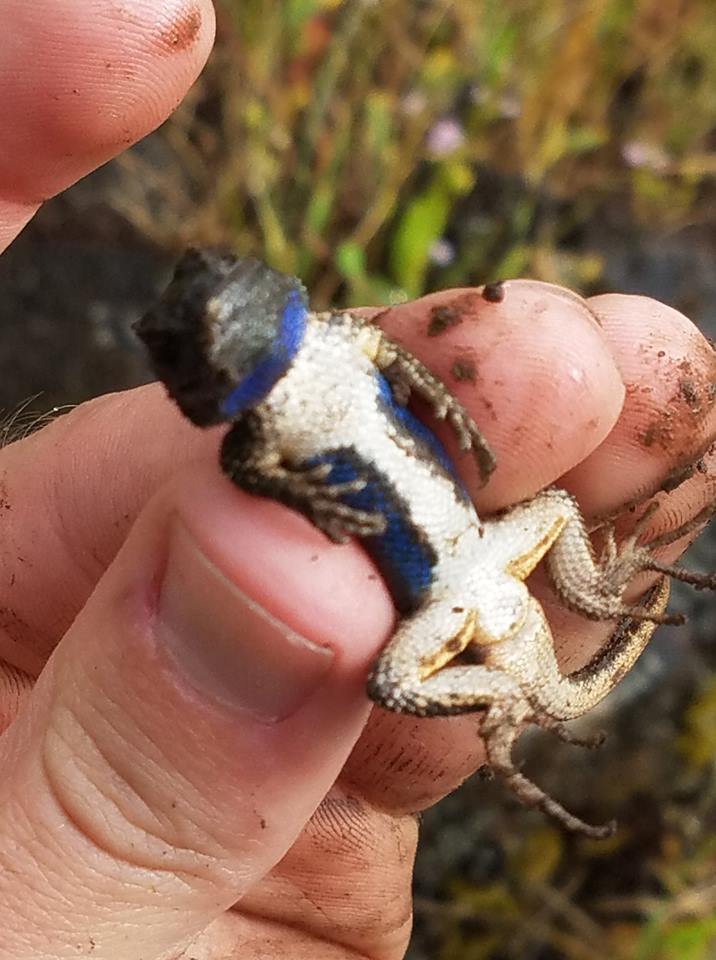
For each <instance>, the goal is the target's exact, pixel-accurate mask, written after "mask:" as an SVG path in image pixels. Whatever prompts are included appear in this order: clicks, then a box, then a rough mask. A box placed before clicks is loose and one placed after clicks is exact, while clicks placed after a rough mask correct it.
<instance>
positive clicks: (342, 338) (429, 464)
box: [137, 251, 713, 836]
mask: <svg viewBox="0 0 716 960" xmlns="http://www.w3.org/2000/svg"><path fill="white" fill-rule="evenodd" d="M137 330H138V333H139V335H140V337H141V338H142V339H143V340H144V342H145V343H146V345H147V347H148V349H149V352H150V354H151V358H152V362H153V365H154V368H155V370H156V373H157V374H158V376H159V377H161V379H162V380H163V381H164V383H165V385H166V387H167V389H168V391H169V393H170V395H171V396H172V397H173V398H174V400H175V401H176V402H177V404H178V405H179V407H180V408H181V410H182V411H183V412H184V414H185V415H186V416H187V417H188V418H189V419H190V420H192V421H193V422H194V423H195V424H197V425H199V426H209V425H213V424H219V423H230V424H232V426H231V428H230V429H229V431H228V432H227V434H226V436H225V438H224V441H223V445H222V450H221V465H222V468H223V470H224V471H225V472H226V474H227V475H228V476H229V477H230V478H231V479H232V480H233V481H234V482H235V483H236V484H237V485H238V486H240V487H242V488H243V489H245V490H247V491H250V492H253V493H257V494H260V495H262V496H267V497H272V498H274V499H276V500H279V501H281V502H282V503H284V504H287V505H288V506H289V507H292V508H293V509H296V510H299V511H300V512H301V513H303V514H304V515H305V516H306V517H307V518H308V519H309V520H310V521H311V522H312V523H314V524H315V525H316V526H317V527H319V528H320V529H321V530H322V531H323V532H324V533H325V534H326V535H327V536H328V537H330V538H331V539H332V540H335V541H337V542H341V541H343V540H345V539H346V538H348V537H350V536H357V537H359V538H360V539H361V541H362V543H363V546H364V547H365V549H366V550H367V552H368V553H369V554H370V556H371V557H372V559H373V560H374V562H375V564H376V566H377V567H378V569H379V570H380V572H381V574H382V576H383V577H384V579H385V582H386V584H387V586H388V589H389V590H390V593H391V596H392V598H393V601H394V603H395V606H396V608H397V610H398V612H399V614H400V617H401V618H400V620H399V623H398V626H397V629H396V632H395V634H394V636H393V637H392V638H391V640H390V641H389V642H388V644H387V645H386V647H385V648H384V650H383V651H382V653H381V654H380V656H379V658H378V660H377V662H376V664H375V665H374V667H373V670H372V672H371V675H370V677H369V679H368V693H369V695H370V697H371V698H372V699H373V700H374V701H375V702H376V703H378V704H380V705H381V706H383V707H386V708H388V709H389V710H394V711H398V712H402V713H412V714H417V715H419V716H430V715H446V714H456V713H463V712H467V711H473V710H480V711H482V713H483V717H482V724H481V732H482V736H483V738H484V741H485V745H486V750H487V756H488V760H489V763H490V766H491V767H492V769H493V770H494V771H495V772H496V773H498V774H500V775H502V776H503V777H504V778H505V780H506V781H507V783H508V784H509V785H510V787H511V788H512V789H513V790H514V792H515V793H516V794H517V796H518V797H519V798H520V799H521V800H523V801H524V802H526V803H528V804H531V805H535V806H538V807H540V808H541V809H543V810H544V811H546V812H547V813H549V814H551V815H553V816H554V817H556V818H557V819H558V820H559V821H560V822H561V823H562V824H564V825H565V826H566V827H569V828H572V829H576V830H581V831H583V832H586V833H588V834H590V835H592V836H604V835H606V834H607V833H608V832H609V830H610V829H611V828H610V827H609V826H606V827H592V826H589V825H587V824H585V823H583V822H582V821H581V820H579V819H578V818H577V817H575V816H573V815H572V814H570V813H568V812H567V811H566V810H565V809H564V808H563V807H562V806H560V804H559V803H557V802H556V801H555V800H553V799H552V798H551V797H549V796H547V795H546V794H545V793H544V792H543V791H541V790H540V789H539V788H538V787H537V786H536V785H535V784H533V783H532V782H531V781H529V780H528V779H527V778H526V777H524V776H523V775H522V774H521V773H520V772H519V771H518V770H517V769H516V767H515V765H514V764H513V761H512V756H511V753H512V747H513V744H514V742H515V740H516V739H517V737H518V736H519V735H520V733H521V732H522V731H523V730H524V729H525V727H526V726H528V725H530V724H535V725H537V726H540V727H544V728H546V729H549V730H551V731H553V732H554V733H556V734H557V735H558V736H560V737H562V738H563V739H565V740H568V741H570V742H578V741H576V740H575V738H574V737H573V736H572V735H571V734H570V733H569V731H568V730H567V729H566V728H565V727H564V726H563V721H566V720H570V719H573V718H575V717H578V716H581V715H582V714H584V713H585V712H586V711H588V710H589V709H591V708H592V707H593V706H595V705H596V704H597V703H598V702H599V701H600V700H601V699H602V698H603V697H604V696H606V694H607V693H609V691H610V690H611V689H612V688H613V687H614V685H615V684H616V683H617V682H618V681H619V680H620V679H621V678H622V677H623V676H624V674H625V673H626V672H627V671H628V670H629V668H630V667H631V666H632V664H633V663H634V661H635V660H636V658H637V657H638V656H639V654H640V653H641V651H642V650H643V648H644V646H645V645H646V643H647V641H648V639H649V637H650V635H651V633H652V631H653V629H654V626H655V624H656V623H660V622H667V621H671V622H673V621H674V620H676V619H677V618H674V617H669V616H668V615H666V614H665V612H664V611H665V608H666V603H667V600H668V582H667V579H666V578H665V577H663V578H662V579H660V581H659V582H658V583H657V584H656V586H655V587H653V588H652V589H651V590H650V591H649V592H648V593H647V594H646V595H645V597H644V598H642V603H641V604H640V605H638V606H632V605H630V604H628V603H627V602H626V601H625V600H624V599H623V593H624V590H625V588H626V586H627V585H628V584H629V583H630V581H631V580H632V578H633V577H634V576H635V574H636V573H638V572H640V571H645V570H656V571H658V572H660V573H668V574H672V575H676V576H681V575H682V573H681V571H680V570H679V569H678V568H677V569H674V568H665V567H663V566H662V565H660V564H658V563H657V562H656V561H655V559H654V556H653V550H654V549H655V548H656V547H658V546H663V545H664V544H666V543H670V542H672V541H675V540H677V539H678V538H679V537H681V536H683V535H684V534H685V533H686V532H688V531H689V530H692V529H695V528H696V526H697V525H698V524H699V523H700V522H703V520H704V519H706V518H707V511H704V514H703V515H702V516H699V517H697V518H696V519H695V520H692V521H690V522H689V523H687V524H684V525H682V526H681V527H680V528H679V529H677V530H674V531H672V532H671V533H669V534H668V535H666V536H662V537H660V538H658V540H652V541H651V542H650V543H649V544H648V545H646V546H642V545H639V544H638V538H639V534H640V533H641V531H642V528H643V521H642V522H640V523H639V524H638V525H637V528H636V529H635V531H634V532H633V533H632V535H631V536H629V537H627V538H626V539H625V540H624V541H622V543H621V544H619V545H618V546H617V544H616V541H615V538H614V534H613V531H611V529H610V528H607V530H606V546H605V548H604V550H603V552H602V554H601V555H600V556H599V557H595V554H594V552H593V550H592V547H591V543H590V540H589V536H588V533H587V529H586V527H585V524H584V522H583V520H582V517H581V514H580V512H579V509H578V507H577V504H576V503H575V501H574V500H573V498H572V497H571V496H570V495H569V494H567V493H566V492H564V491H562V490H557V489H552V488H550V489H547V490H544V491H543V492H541V493H539V494H538V495H537V496H535V497H534V498H532V499H531V500H528V501H525V502H523V503H520V504H517V505H516V506H514V507H512V508H511V509H509V510H506V511H504V512H502V513H501V514H499V515H498V516H495V517H492V518H490V519H487V520H480V519H479V518H478V516H477V513H476V511H475V508H474V506H473V504H472V501H471V500H470V497H469V495H468V493H467V491H466V489H465V488H464V486H463V484H462V483H461V481H460V479H459V477H458V475H457V473H456V472H455V469H454V467H453V465H452V463H451V462H450V461H449V459H448V457H447V455H446V454H445V452H444V450H443V447H442V446H441V444H440V443H439V442H438V440H437V439H436V437H435V436H434V435H433V433H432V432H431V431H430V430H428V428H427V427H426V426H425V425H423V424H422V423H421V422H420V421H419V420H418V419H417V418H416V417H415V416H414V415H413V414H412V412H411V411H410V410H409V409H408V407H407V403H408V401H409V399H410V396H411V394H417V395H419V396H420V397H421V398H422V399H423V400H426V401H427V402H428V403H429V405H430V406H431V407H432V409H433V412H434V413H435V415H436V416H437V417H438V418H439V419H444V420H447V421H448V422H449V424H450V425H451V427H452V429H453V430H454V432H455V433H456V435H457V437H458V440H459V443H460V447H461V448H462V450H464V451H466V452H467V451H471V453H472V454H473V456H474V457H475V459H476V460H477V463H478V466H479V468H480V472H481V475H482V477H483V479H487V477H488V476H489V474H490V472H491V470H492V467H493V466H494V459H493V457H492V454H491V452H490V450H489V448H488V446H487V444H486V443H485V441H484V440H483V438H482V437H481V435H480V432H479V430H478V429H477V427H476V426H475V424H474V423H473V421H472V420H471V418H470V416H469V415H468V414H467V412H466V411H465V410H464V408H463V407H462V406H461V405H460V404H459V403H458V402H457V401H456V400H455V398H454V397H452V396H451V395H450V393H449V392H448V391H447V389H446V388H445V387H444V386H443V384H442V383H441V382H440V381H439V380H438V379H437V378H436V377H435V376H434V375H433V374H431V373H430V371H429V370H427V369H426V368H425V367H424V366H423V365H422V364H421V363H420V362H419V361H418V360H416V359H415V357H413V356H411V355H410V354H409V353H407V352H406V351H405V350H404V349H403V348H402V347H400V346H399V345H398V344H396V343H393V342H392V341H390V340H389V339H388V338H387V337H386V336H385V335H384V334H383V333H382V332H381V331H380V329H379V328H378V327H376V326H374V325H372V324H371V323H370V322H367V321H365V320H362V319H359V318H357V317H355V316H354V315H352V314H351V313H349V312H327V313H314V312H311V311H310V309H309V306H308V301H307V296H306V293H305V291H304V289H303V287H302V286H301V284H300V283H299V281H297V280H295V279H294V278H291V277H287V276H284V275H283V274H280V273H277V272H276V271H273V270H271V269H269V268H268V267H266V266H264V265H263V264H261V263H260V262H258V261H256V260H237V259H236V258H234V257H233V256H231V255H228V254H222V253H217V252H210V251H204V252H201V251H190V252H188V253H187V254H186V255H185V256H184V257H183V258H182V260H181V261H180V263H179V264H178V266H177V268H176V273H175V276H174V279H173V280H172V282H171V284H170V285H169V287H168V289H167V291H166V293H165V294H164V296H163V298H162V300H161V301H160V303H159V304H158V305H157V306H156V307H155V308H154V309H153V310H152V311H150V312H149V313H148V314H147V315H146V316H145V317H144V318H143V319H142V320H141V321H140V322H139V323H138V325H137ZM710 511H711V508H709V511H708V513H709V515H710ZM541 560H544V561H545V564H546V567H547V571H548V574H549V576H550V579H551V581H552V583H553V585H554V588H555V591H556V593H557V595H558V597H559V598H560V600H561V601H562V603H563V604H564V605H565V606H567V607H569V608H571V609H572V610H576V611H578V612H579V613H581V614H583V615H584V616H585V617H589V618H591V619H596V620H612V619H619V618H621V620H620V623H619V625H618V627H617V629H616V630H615V632H614V634H613V635H612V637H611V639H610V640H609V642H608V643H607V644H606V645H605V646H604V647H603V648H602V650H601V651H600V652H599V653H598V654H597V655H596V656H595V657H594V658H593V659H592V661H591V662H590V663H589V664H588V665H587V666H585V667H583V668H582V669H581V670H579V671H578V672H576V673H572V674H570V675H564V674H562V673H561V672H560V670H559V667H558V665H557V661H556V658H555V653H554V647H553V641H552V635H551V632H550V627H549V624H548V622H547V620H546V618H545V615H544V613H543V611H542V607H541V606H540V604H539V603H538V601H537V600H536V599H535V598H534V597H533V596H532V595H531V594H530V592H529V590H528V589H527V587H526V585H525V582H524V581H525V578H526V577H527V576H528V575H529V574H530V573H531V572H532V570H533V569H534V568H535V566H536V565H537V564H538V563H539V562H540V561H541ZM684 576H686V575H684ZM688 576H689V578H690V579H691V582H696V583H697V584H698V585H709V586H711V585H713V584H712V581H711V580H710V579H709V578H701V579H699V577H698V576H695V575H688Z"/></svg>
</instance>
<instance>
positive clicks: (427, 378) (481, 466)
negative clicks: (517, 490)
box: [374, 336, 496, 484]
mask: <svg viewBox="0 0 716 960" xmlns="http://www.w3.org/2000/svg"><path fill="white" fill-rule="evenodd" d="M374 362H375V365H376V366H377V367H378V369H379V370H380V371H381V373H382V374H383V376H384V377H385V378H386V380H387V381H388V383H389V384H390V387H391V389H392V391H393V395H394V397H395V400H396V403H399V404H401V405H402V406H405V405H406V404H407V403H408V401H409V399H410V395H411V393H416V394H417V395H418V396H419V397H421V399H423V400H425V401H426V403H428V404H429V405H430V407H431V409H432V411H433V413H434V415H435V416H436V417H437V419H438V420H446V421H447V422H448V423H449V424H450V426H451V427H452V429H453V431H454V433H455V436H456V437H457V441H458V444H459V446H460V449H461V450H462V451H464V452H467V451H468V450H470V451H472V454H473V456H474V458H475V462H476V464H477V468H478V470H479V472H480V479H481V480H482V482H483V484H484V483H487V481H488V479H489V477H490V474H491V473H492V471H493V470H494V469H495V464H496V460H495V455H494V453H493V452H492V450H491V449H490V446H489V444H488V443H487V441H486V440H485V438H484V437H483V435H482V434H481V433H480V430H479V429H478V427H477V425H476V423H475V422H474V420H473V419H472V417H471V416H470V414H469V413H468V412H467V410H466V409H465V408H464V407H463V405H462V404H461V403H460V401H459V400H457V399H456V398H455V397H454V396H453V395H452V394H451V393H450V392H449V391H448V389H447V387H446V386H445V384H444V383H443V382H442V380H439V379H438V378H437V377H436V376H435V375H434V374H433V373H431V372H430V370H428V368H427V367H425V366H424V365H423V364H422V363H421V362H420V361H419V360H417V359H416V358H415V357H414V356H413V355H412V354H411V353H408V351H407V350H405V349H404V348H403V347H401V346H400V345H399V344H397V343H394V342H393V341H392V340H390V339H389V338H387V337H385V336H381V338H380V345H379V347H378V350H377V353H376V355H375V358H374Z"/></svg>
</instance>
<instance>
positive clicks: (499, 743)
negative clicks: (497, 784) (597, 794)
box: [481, 711, 616, 840]
mask: <svg viewBox="0 0 716 960" xmlns="http://www.w3.org/2000/svg"><path fill="white" fill-rule="evenodd" d="M494 713H495V712H494V711H490V712H489V713H488V715H487V716H486V717H485V720H484V721H483V724H482V730H481V734H482V737H483V739H484V741H485V749H486V751H487V760H488V763H489V765H490V767H491V769H492V770H493V772H494V773H495V774H497V775H498V776H499V777H501V778H502V780H504V782H505V783H506V785H507V786H508V787H509V788H510V790H512V792H513V793H514V794H515V796H516V797H517V799H518V800H520V801H521V802H522V803H523V804H524V805H525V806H527V807H536V808H537V809H539V810H541V811H542V812H543V813H545V814H547V816H549V817H551V818H552V819H553V820H556V821H557V822H558V823H560V824H561V825H562V826H563V827H564V828H565V829H567V830H570V831H571V832H573V833H581V834H583V835H584V836H587V837H592V838H594V839H597V840H603V839H605V838H606V837H610V836H612V834H613V833H614V831H615V829H616V824H615V823H614V821H611V822H610V823H606V824H602V825H600V826H595V825H593V824H589V823H586V822H585V821H584V820H580V818H579V817H577V816H575V815H574V814H573V813H570V812H569V811H568V810H567V809H566V808H565V807H563V806H562V804H561V803H559V802H558V801H557V800H555V799H554V798H553V797H551V796H550V795H549V794H548V793H545V791H544V790H542V789H541V788H540V787H538V786H537V784H536V783H533V782H532V781H531V780H529V779H528V778H527V777H526V776H525V775H524V774H523V773H522V772H521V771H520V770H518V769H517V767H516V765H515V762H514V760H513V759H512V748H513V746H514V743H515V740H516V739H517V736H518V735H519V729H517V732H515V727H514V726H512V725H510V724H509V723H505V720H504V718H502V717H501V716H500V715H499V713H498V714H496V715H493V714H494ZM534 722H537V723H539V725H540V726H542V723H541V721H537V720H535V721H534ZM552 729H554V727H552ZM562 729H563V728H562ZM555 732H557V731H556V730H555ZM584 745H587V744H584Z"/></svg>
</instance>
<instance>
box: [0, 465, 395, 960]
mask: <svg viewBox="0 0 716 960" xmlns="http://www.w3.org/2000/svg"><path fill="white" fill-rule="evenodd" d="M277 543H278V544H280V546H279V547H277V546H276V544H277ZM59 573H60V575H61V571H60V572H59ZM366 581H370V583H367V582H366ZM381 591H382V586H381V585H380V582H379V581H376V580H375V577H374V575H373V574H372V570H371V568H370V566H369V564H368V561H367V560H366V559H365V557H364V556H363V555H362V554H361V553H360V552H359V551H358V550H356V549H355V548H353V547H335V546H331V545H328V544H327V543H324V542H323V540H322V538H319V537H318V535H317V534H315V533H314V531H312V530H311V529H310V528H309V527H308V525H307V524H306V523H305V522H304V521H303V520H301V519H300V518H298V517H295V516H294V515H292V514H289V513H288V512H287V511H284V510H282V509H281V508H278V507H277V506H276V505H275V504H272V503H269V502H265V501H256V500H252V499H251V498H248V497H245V496H244V495H243V494H241V493H240V492H239V491H237V490H235V489H234V488H233V487H232V486H231V485H230V484H229V483H228V481H226V480H225V479H224V478H223V477H221V476H219V475H217V472H216V470H215V469H214V468H211V467H209V466H204V465H196V466H193V467H191V468H190V469H189V470H188V471H186V472H184V473H183V474H182V476H181V477H180V478H177V479H176V480H174V481H172V482H171V483H170V484H168V485H167V486H166V487H164V488H163V489H162V490H161V491H160V492H159V493H158V494H157V495H156V496H155V497H154V499H153V500H152V501H151V502H150V503H149V504H148V506H147V507H146V508H145V510H144V512H143V513H142V514H141V516H140V518H139V519H138V521H137V522H136V523H135V525H134V527H133V529H132V532H131V533H130V535H129V537H128V539H127V541H126V542H125V544H124V546H123V548H122V549H121V550H120V552H119V554H118V555H117V557H116V559H115V560H114V562H113V563H112V565H111V566H110V567H109V569H108V570H107V572H106V574H105V576H104V577H103V579H102V580H101V581H100V583H99V584H98V586H97V588H96V589H95V591H94V593H93V594H92V596H91V597H90V599H89V601H88V603H87V604H86V606H85V607H84V609H83V610H82V612H81V613H80V615H79V616H78V617H77V619H76V621H75V622H74V624H73V625H72V627H71V628H70V629H69V631H68V633H67V634H66V636H65V637H64V639H63V640H62V641H61V643H60V644H59V645H58V647H57V649H56V650H55V652H54V654H53V656H52V657H51V659H50V661H49V662H48V664H47V666H46V668H45V669H44V671H43V672H42V674H41V676H40V678H39V680H38V683H37V685H36V687H35V689H34V691H33V694H32V696H31V697H30V699H29V701H28V703H27V704H26V706H25V707H24V708H23V710H22V711H21V713H20V714H19V716H18V717H17V718H16V720H15V722H14V723H13V724H12V725H11V726H10V728H9V729H8V730H7V731H6V732H5V734H4V735H3V737H2V738H0V804H2V811H3V815H2V817H1V818H0V863H2V869H1V870H0V929H2V931H3V935H2V938H1V940H0V957H1V958H7V960H10V958H12V960H36V958H37V960H39V958H47V957H49V956H51V957H53V958H58V960H61V958H65V957H73V958H74V957H76V956H77V955H78V953H81V954H84V952H88V953H89V952H90V950H91V951H92V957H93V958H94V960H103V958H107V960H110V958H112V960H116V958H117V957H120V956H121V957H122V958H123V960H132V958H140V957H141V958H142V960H152V958H155V957H157V958H158V957H164V956H166V955H167V954H168V953H170V954H171V955H174V953H173V951H176V950H178V949H181V948H182V946H183V945H184V944H185V943H186V942H187V941H188V940H189V939H191V938H192V937H193V936H195V935H196V934H197V932H199V931H201V930H202V929H203V928H204V927H205V926H206V925H207V924H208V923H210V922H211V921H212V920H213V919H215V918H216V917H217V916H218V914H220V913H222V912H223V911H224V910H225V909H227V908H228V907H230V906H231V905H232V904H234V903H235V901H236V900H237V899H239V898H240V896H241V895H242V893H243V892H245V891H246V890H247V889H248V888H249V887H251V886H252V885H253V884H255V883H256V882H257V881H258V880H259V879H260V878H261V877H262V876H263V875H264V874H265V873H266V872H267V871H268V870H270V869H271V867H272V866H273V865H274V864H275V863H276V862H277V861H278V860H279V859H281V857H282V856H283V855H284V853H285V852H286V850H287V849H288V848H289V847H290V845H291V844H292V843H293V841H294V840H295V838H296V836H297V835H298V833H299V832H300V831H301V829H302V827H303V825H304V824H305V822H306V821H307V819H308V818H309V817H310V815H311V813H312V812H313V810H314V809H315V808H316V806H317V805H318V804H319V802H320V801H321V799H322V798H323V796H324V794H325V793H326V792H327V790H328V789H329V787H330V786H331V784H332V783H333V781H334V780H335V778H336V776H337V774H338V772H339V771H340V768H341V767H342V765H343V763H344V761H345V759H346V757H347V755H348V753H349V752H350V749H351V747H352V745H353V743H354V742H355V740H356V738H357V737H358V735H359V733H360V732H361V729H362V727H363V725H364V723H365V720H366V717H367V714H368V710H369V705H368V702H367V699H366V697H365V694H364V690H363V686H364V679H365V675H366V672H367V669H368V665H369V662H370V661H371V659H372V658H373V657H374V656H375V653H376V651H377V649H378V647H379V646H380V644H381V642H382V641H383V640H384V638H385V636H386V634H387V632H388V630H389V629H390V624H391V618H392V608H391V605H390V602H389V600H388V598H387V596H386V595H385V594H384V593H381ZM356 595H358V596H360V597H361V600H360V611H358V610H357V609H355V600H354V599H353V600H351V598H355V597H356ZM371 601H372V602H371ZM269 609H270V612H268V611H269ZM287 624H291V626H290V627H289V626H288V625H287Z"/></svg>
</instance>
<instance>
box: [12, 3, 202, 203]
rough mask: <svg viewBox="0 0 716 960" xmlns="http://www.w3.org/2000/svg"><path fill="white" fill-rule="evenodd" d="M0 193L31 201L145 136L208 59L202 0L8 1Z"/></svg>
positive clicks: (70, 180)
mask: <svg viewBox="0 0 716 960" xmlns="http://www.w3.org/2000/svg"><path fill="white" fill-rule="evenodd" d="M3 30H4V31H5V34H6V35H8V36H9V35H12V36H13V43H10V44H3V45H2V47H0V85H1V86H2V89H3V99H2V103H0V196H3V197H4V198H5V199H6V201H7V200H10V201H12V202H14V203H17V204H21V205H32V204H38V203H40V202H41V201H42V200H44V199H46V198H47V197H49V196H51V195H53V194H54V193H57V192H58V191H59V190H61V189H63V188H64V187H66V186H68V185H69V184H70V183H72V182H74V181H75V180H77V179H78V178H79V177H81V176H83V175H84V174H86V173H88V172H89V171H90V170H91V169H93V168H94V167H96V166H99V165H100V164H101V163H104V162H105V161H106V160H108V159H109V158H110V157H112V156H113V155H114V154H116V153H118V152H119V151H120V150H122V149H124V148H126V147H127V146H129V145H130V144H132V143H134V142H135V141H137V140H139V139H140V138H141V137H143V136H145V135H146V134H147V133H148V132H150V131H151V130H152V129H154V128H155V127H156V126H158V125H159V123H161V122H162V121H163V120H164V119H165V118H166V116H167V115H168V114H169V113H170V112H171V111H172V110H173V109H174V108H175V107H176V105H177V104H178V103H179V101H180V100H181V99H182V97H183V96H184V94H185V92H186V90H187V89H188V88H189V86H190V85H191V83H193V81H194V80H195V79H196V77H197V75H198V73H199V71H200V70H201V68H202V67H203V65H204V63H205V61H206V58H207V57H208V54H209V51H210V49H211V45H212V43H213V37H214V10H213V6H212V4H211V3H210V2H209V0H169V2H167V0H130V2H126V3H123V4H112V3H105V2H103V3H93V4H87V3H85V2H82V0H62V2H61V3H57V2H56V0H40V2H35V3H31V4H28V3H25V2H24V0H9V2H8V3H6V4H5V5H4V7H3Z"/></svg>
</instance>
